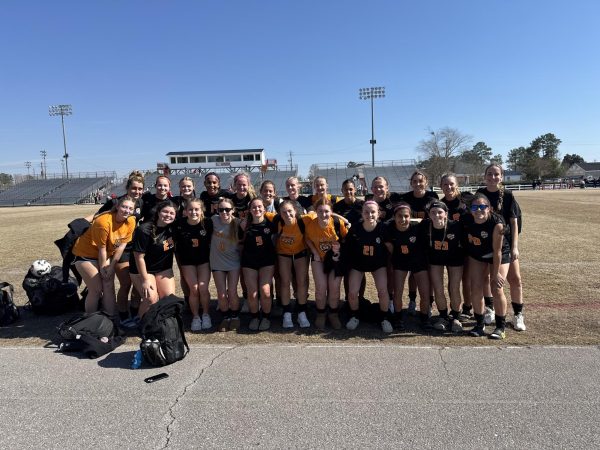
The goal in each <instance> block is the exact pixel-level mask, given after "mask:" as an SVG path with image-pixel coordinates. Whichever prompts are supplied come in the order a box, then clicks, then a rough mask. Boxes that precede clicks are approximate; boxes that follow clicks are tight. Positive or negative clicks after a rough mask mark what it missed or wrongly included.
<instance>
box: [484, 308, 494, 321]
mask: <svg viewBox="0 0 600 450" xmlns="http://www.w3.org/2000/svg"><path fill="white" fill-rule="evenodd" d="M495 320H496V312H495V311H494V310H493V309H492V308H490V307H489V306H486V307H485V312H484V314H483V323H484V324H486V325H490V324H491V323H492V322H493V321H495Z"/></svg>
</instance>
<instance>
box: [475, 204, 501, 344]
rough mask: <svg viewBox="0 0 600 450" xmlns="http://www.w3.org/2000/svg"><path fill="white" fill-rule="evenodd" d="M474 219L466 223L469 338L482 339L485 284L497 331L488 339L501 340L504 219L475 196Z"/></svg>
mask: <svg viewBox="0 0 600 450" xmlns="http://www.w3.org/2000/svg"><path fill="white" fill-rule="evenodd" d="M471 215H472V218H473V220H471V221H470V222H469V223H468V224H467V233H468V234H467V237H468V243H467V253H468V254H469V260H470V261H469V265H470V277H471V303H472V304H473V310H474V312H475V320H476V325H475V327H474V328H473V329H472V330H471V331H470V332H469V334H470V335H471V336H475V337H481V336H485V324H484V312H485V311H484V302H483V293H484V287H485V285H488V286H490V285H491V289H492V295H493V298H494V307H495V310H496V318H495V319H496V329H495V330H494V332H493V333H492V334H490V336H489V337H490V338H492V339H504V337H505V331H504V327H505V320H506V297H505V295H504V289H503V286H504V283H505V281H506V278H507V274H508V272H509V265H510V246H509V242H508V240H507V239H505V238H504V237H505V235H506V231H507V229H506V227H505V224H504V220H503V219H502V217H500V216H499V215H497V214H494V213H493V212H492V209H491V203H490V201H489V200H488V198H487V197H486V196H485V195H483V194H481V193H477V194H475V197H474V198H473V202H472V203H471Z"/></svg>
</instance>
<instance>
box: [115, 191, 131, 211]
mask: <svg viewBox="0 0 600 450" xmlns="http://www.w3.org/2000/svg"><path fill="white" fill-rule="evenodd" d="M125 202H131V203H133V204H134V205H135V199H134V198H131V197H130V196H129V195H123V196H122V197H119V198H118V199H116V201H113V203H114V204H113V206H112V208H110V212H117V209H118V208H119V206H121V205H122V204H123V203H125Z"/></svg>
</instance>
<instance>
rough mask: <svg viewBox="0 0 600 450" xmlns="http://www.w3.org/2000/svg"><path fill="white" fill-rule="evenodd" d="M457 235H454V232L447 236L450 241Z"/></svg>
mask: <svg viewBox="0 0 600 450" xmlns="http://www.w3.org/2000/svg"><path fill="white" fill-rule="evenodd" d="M455 237H456V236H454V234H452V233H450V234H449V235H447V238H448V240H449V241H451V240H452V239H454V238H455Z"/></svg>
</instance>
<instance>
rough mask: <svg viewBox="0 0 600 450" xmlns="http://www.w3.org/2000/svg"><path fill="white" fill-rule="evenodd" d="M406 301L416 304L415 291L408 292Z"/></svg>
mask: <svg viewBox="0 0 600 450" xmlns="http://www.w3.org/2000/svg"><path fill="white" fill-rule="evenodd" d="M408 299H409V300H410V301H411V302H416V301H417V291H408Z"/></svg>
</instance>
